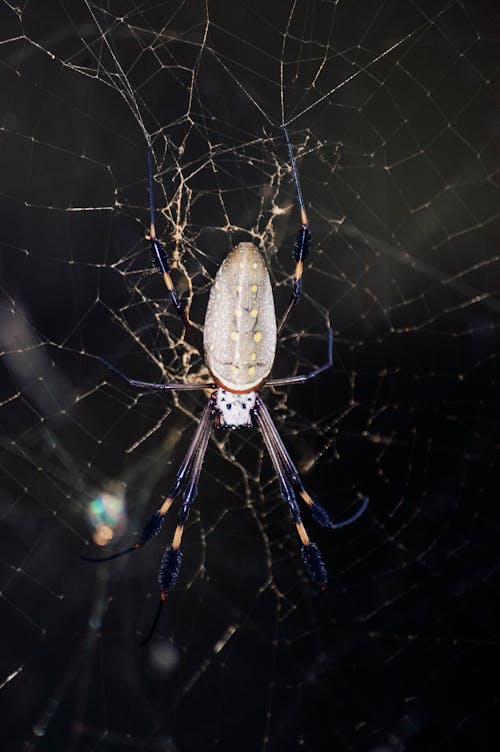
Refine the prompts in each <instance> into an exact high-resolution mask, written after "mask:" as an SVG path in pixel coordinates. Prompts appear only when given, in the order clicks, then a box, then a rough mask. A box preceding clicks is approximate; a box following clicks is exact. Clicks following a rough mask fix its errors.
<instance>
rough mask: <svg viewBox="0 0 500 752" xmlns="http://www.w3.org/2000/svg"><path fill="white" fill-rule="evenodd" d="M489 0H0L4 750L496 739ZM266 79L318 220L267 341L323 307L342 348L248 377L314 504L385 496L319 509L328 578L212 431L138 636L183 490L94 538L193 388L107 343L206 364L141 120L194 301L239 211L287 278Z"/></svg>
mask: <svg viewBox="0 0 500 752" xmlns="http://www.w3.org/2000/svg"><path fill="white" fill-rule="evenodd" d="M494 5H495V4H494V3H487V2H466V3H456V2H450V3H444V2H442V1H441V0H440V1H439V2H430V1H429V2H417V3H411V2H404V3H402V2H380V0H377V2H368V1H366V2H340V3H334V2H319V1H317V2H308V3H297V4H295V5H294V4H293V3H292V2H284V1H283V0H280V1H279V2H274V3H271V2H268V3H263V2H257V3H252V4H249V5H246V4H244V3H239V2H234V3H226V2H220V3H219V2H217V3H216V2H209V3H208V4H207V5H205V4H204V3H202V2H191V1H188V2H185V3H177V2H175V3H167V2H165V3H153V2H145V3H132V2H110V3H94V4H89V3H86V2H79V0H78V1H77V2H74V3H64V4H62V3H59V2H46V3H45V2H44V3H43V4H41V3H33V2H31V3H24V4H21V5H20V7H18V8H17V9H16V8H14V7H10V6H8V5H7V4H4V5H3V6H2V7H1V10H0V37H1V44H0V58H1V66H0V76H1V79H0V80H1V83H0V86H1V93H2V97H1V110H0V116H1V122H2V130H1V131H0V159H1V164H0V174H1V185H2V187H1V189H0V207H1V228H2V229H1V242H2V257H1V285H2V309H1V319H0V354H1V357H0V363H1V369H2V381H1V394H0V422H1V426H2V431H1V435H2V439H1V441H2V454H1V469H2V475H1V478H2V480H1V491H2V493H1V502H0V503H1V508H0V512H1V519H2V545H1V555H0V576H1V598H0V609H1V611H0V620H1V622H0V623H1V625H2V637H3V639H2V641H1V650H0V685H2V682H4V681H5V680H6V679H7V678H8V677H11V678H10V679H9V681H7V683H5V684H4V685H3V686H2V688H1V690H0V700H1V706H2V716H1V717H2V720H1V725H2V729H1V730H2V739H3V741H2V745H5V747H4V748H5V749H7V750H9V751H10V750H18V749H19V750H21V749H23V750H40V752H46V751H47V752H48V751H49V750H50V751H51V752H52V751H54V752H55V751H56V750H64V751H65V752H66V751H68V750H102V751H103V752H104V751H106V752H111V751H112V750H126V749H131V750H142V749H150V750H165V751H167V750H168V751H169V752H174V750H179V752H184V751H186V752H189V751H190V750H198V749H200V750H201V749H203V750H207V749H214V750H229V749H231V750H233V749H234V750H242V751H246V750H270V751H272V752H275V751H276V750H299V749H300V750H302V749H304V750H314V751H316V750H331V749H339V750H356V751H359V752H361V751H365V750H366V751H368V750H369V751H370V752H399V751H400V750H408V751H409V752H414V751H416V750H422V751H425V752H430V751H431V750H440V751H446V750H455V751H456V750H462V749H463V750H465V749H471V748H475V749H481V750H494V749H497V748H498V743H499V736H500V735H499V733H498V712H499V707H498V705H499V690H498V669H499V660H498V654H499V638H498V620H497V618H496V610H497V608H496V603H497V599H498V593H497V582H498V580H497V566H498V563H497V562H498V555H497V550H498V532H499V524H498V512H497V501H498V491H497V486H496V485H495V483H494V466H495V461H496V459H497V454H498V438H497V435H498V434H497V424H498V417H499V416H498V375H497V360H498V359H497V357H496V352H497V340H498V311H499V305H500V304H499V303H498V299H497V297H495V295H496V294H497V293H498V258H499V256H498V205H499V204H498V198H499V197H498V166H499V151H498V125H499V118H498V96H497V94H498V66H499V59H498V34H499V25H498V14H497V11H496V10H495V9H494ZM42 6H43V7H42ZM281 63H283V67H282V66H281ZM281 82H282V83H281ZM281 97H282V99H283V106H284V118H285V120H286V122H288V124H289V130H290V134H291V138H292V141H293V144H294V149H295V151H296V153H297V154H298V155H299V159H298V167H299V173H300V176H301V181H302V188H303V192H304V196H305V200H306V204H307V207H308V210H309V214H310V221H311V225H312V230H313V236H314V242H313V249H312V251H311V259H310V263H309V264H308V268H307V269H306V273H305V278H304V279H305V294H304V299H303V301H302V302H301V303H300V305H299V307H298V309H297V310H296V311H295V312H294V315H293V318H292V319H291V320H290V323H289V325H288V326H287V329H286V331H285V333H284V336H283V339H282V342H281V345H280V347H279V349H278V355H277V361H276V367H275V371H274V372H275V374H276V375H285V374H289V373H291V372H303V371H305V370H308V369H310V368H311V367H313V366H314V365H319V364H320V363H321V362H322V361H323V359H324V355H325V350H326V329H327V326H328V325H331V326H332V327H333V329H334V332H335V352H334V359H335V368H334V369H333V371H332V372H330V373H329V374H327V375H324V376H322V377H320V379H318V381H317V382H314V383H310V384H308V385H306V386H303V387H295V388H293V389H290V390H288V391H285V392H276V393H270V392H266V393H265V394H266V401H267V403H268V404H269V406H270V407H271V408H272V409H273V414H274V415H275V418H276V421H277V423H278V425H279V429H280V432H281V433H282V435H283V436H284V438H285V441H286V444H287V446H288V447H289V449H290V451H291V453H292V455H293V457H294V458H295V459H296V461H297V463H298V465H299V467H300V469H301V470H302V472H303V475H304V479H305V482H306V484H307V486H308V488H309V489H310V491H311V493H314V495H315V496H317V497H318V499H320V500H321V502H322V503H323V504H324V505H325V506H326V507H327V508H328V510H329V512H330V514H331V515H332V517H333V518H334V519H335V520H339V519H341V518H342V517H343V516H346V515H349V514H351V513H352V512H353V510H354V509H355V504H356V499H357V498H359V497H360V496H361V495H362V494H367V495H369V496H370V505H369V508H368V510H367V512H366V513H365V515H364V516H363V518H362V519H360V520H359V521H358V522H356V523H355V524H354V525H353V526H352V527H348V528H345V529H342V530H339V531H336V532H333V533H332V532H328V531H325V530H321V529H320V530H317V529H315V528H314V525H313V523H312V521H310V520H309V518H308V517H306V515H304V519H305V520H306V524H307V526H308V529H309V530H310V532H311V535H312V536H313V537H314V540H315V541H316V542H317V544H318V545H319V547H320V548H321V550H322V551H323V553H324V558H325V561H326V563H327V566H328V569H329V572H330V584H329V587H328V589H327V591H326V592H325V593H322V594H319V593H317V592H316V591H315V589H314V587H313V586H312V585H311V584H310V583H309V582H308V580H307V579H306V578H305V576H304V572H303V570H302V566H301V563H300V557H299V550H298V544H297V541H296V536H295V532H294V530H293V528H291V525H290V521H289V517H288V513H287V510H286V508H285V506H284V504H283V503H282V502H281V500H280V497H279V493H278V488H277V484H276V481H275V479H274V477H273V475H272V469H271V466H270V463H269V461H268V460H267V458H265V457H264V455H263V451H262V444H261V440H260V438H259V436H258V435H257V433H256V432H253V433H251V434H249V433H248V432H240V433H237V434H236V433H235V434H233V435H231V436H228V435H226V434H225V433H224V432H220V433H218V434H217V435H215V436H214V441H213V442H211V444H210V447H209V450H208V454H207V459H206V462H205V467H204V472H203V475H202V480H201V487H200V495H199V498H198V500H197V502H196V508H195V510H194V511H193V514H192V517H191V520H190V525H189V526H188V528H187V530H186V533H185V536H184V544H183V550H184V562H183V567H182V572H181V575H180V579H179V583H178V586H177V588H176V589H175V591H174V592H173V593H172V594H171V596H169V599H168V603H167V606H166V608H165V613H164V615H163V618H162V621H161V622H160V625H159V628H158V632H157V635H156V636H155V638H154V640H153V641H152V642H151V643H150V645H149V646H147V647H146V648H143V649H141V648H139V647H138V642H139V641H140V638H141V635H143V634H144V633H145V630H146V629H147V627H148V625H149V623H150V621H151V618H152V616H153V613H154V608H155V604H156V598H157V583H156V571H157V566H158V565H159V562H160V559H161V554H162V550H163V548H164V546H165V541H166V540H169V538H170V535H171V531H172V529H173V525H174V524H175V523H174V520H175V518H174V516H173V515H172V519H171V520H170V521H169V522H170V526H169V527H168V530H166V531H164V532H163V534H162V536H161V540H160V539H155V540H154V541H153V542H152V543H151V544H150V546H149V547H148V549H147V551H146V552H145V553H143V554H141V555H138V554H136V555H134V556H132V557H131V558H130V559H125V558H124V559H120V560H119V561H117V562H112V563H110V564H103V565H96V566H94V565H91V564H87V563H84V562H82V561H81V560H80V558H79V556H80V554H82V553H93V552H96V551H97V549H96V547H95V546H93V545H92V529H91V526H90V525H89V519H88V507H89V503H90V502H91V500H92V499H93V498H95V497H97V496H98V495H99V494H100V493H101V492H102V491H103V490H107V491H113V492H115V493H117V495H118V496H120V493H121V494H122V495H123V494H124V498H125V504H126V512H125V513H124V521H123V529H122V530H121V531H118V533H120V535H119V543H118V544H117V549H118V548H119V547H120V546H125V545H129V544H130V542H131V541H133V539H134V533H135V532H136V531H138V530H140V528H141V525H142V523H143V522H144V520H145V519H147V517H148V515H149V514H150V512H151V510H152V509H154V508H155V505H157V504H158V503H159V501H160V500H161V498H162V494H164V493H165V490H166V488H168V485H169V483H170V482H171V479H172V477H173V475H174V473H175V468H176V466H177V465H178V464H179V462H180V461H181V458H182V456H183V453H184V452H185V450H186V447H187V445H188V442H189V437H190V436H191V435H192V432H193V430H194V427H195V424H196V420H197V418H198V417H199V415H200V413H201V410H202V405H203V400H204V396H203V395H202V394H198V393H194V394H188V395H180V396H179V397H176V396H175V395H170V396H159V395H157V394H151V393H146V392H140V393H138V392H137V391H134V390H132V389H131V388H127V386H126V385H125V384H124V383H123V382H120V383H117V379H115V377H114V376H112V375H111V374H110V373H108V372H106V370H105V368H104V367H103V366H102V365H101V364H100V363H99V362H98V361H97V360H96V359H95V357H94V356H96V355H102V356H104V357H106V358H108V359H109V360H111V361H112V362H113V363H115V364H116V365H118V367H121V368H123V369H124V370H125V371H127V373H130V374H132V375H134V376H136V377H138V378H143V379H151V380H161V379H162V378H164V377H165V376H166V377H167V378H170V379H175V378H186V376H188V377H191V378H193V379H194V378H197V377H198V375H200V374H201V376H203V374H204V372H203V367H202V364H201V363H200V361H199V358H197V357H196V355H195V354H193V352H192V350H190V349H189V347H187V346H185V343H184V340H183V337H182V329H181V327H180V326H179V323H178V321H177V320H176V319H175V317H174V316H173V314H172V312H171V309H170V306H169V303H168V302H167V301H166V294H165V290H164V288H163V287H162V283H161V280H160V279H159V278H158V275H155V274H151V273H150V269H151V267H150V260H149V254H148V247H147V243H146V242H145V240H144V236H145V233H146V231H147V222H148V214H147V193H146V183H145V149H146V138H147V136H149V137H150V138H151V139H152V142H153V149H154V154H155V173H156V175H157V183H156V202H157V206H158V208H161V207H165V206H166V207H167V209H166V211H165V214H164V215H162V214H160V213H159V212H157V226H158V231H159V232H160V233H161V234H162V237H164V238H165V241H166V242H167V247H168V249H169V251H170V252H172V253H174V254H175V258H176V260H177V263H178V265H180V268H178V269H177V271H176V272H174V278H175V281H176V284H177V285H178V289H179V291H180V294H181V296H182V297H183V299H184V300H187V301H190V302H191V303H192V305H191V315H192V318H193V320H194V321H195V322H197V323H198V324H200V325H201V324H202V322H203V316H204V310H205V307H206V302H207V296H208V291H209V285H210V282H211V280H212V279H213V275H214V274H215V272H216V270H217V268H218V266H219V264H220V261H221V259H222V258H223V257H224V256H225V254H226V253H227V251H228V250H229V248H230V247H231V246H232V245H233V244H234V243H235V242H237V241H239V240H244V239H246V240H249V239H253V240H254V242H258V244H259V246H260V247H261V248H262V249H263V250H264V251H265V254H266V258H267V260H268V263H269V266H270V271H271V275H272V279H273V284H274V288H275V296H276V303H277V308H278V310H282V309H283V306H284V305H285V304H286V301H287V299H288V295H289V275H290V272H291V270H292V268H293V262H292V258H291V253H290V250H291V246H292V243H293V237H294V232H295V229H296V224H297V221H298V214H297V211H296V209H295V208H294V202H295V196H294V188H293V182H292V181H291V178H290V173H289V170H288V167H287V153H286V148H285V145H284V142H283V139H282V137H281V134H280V129H279V125H280V123H281V122H282V113H281ZM273 204H274V205H275V206H276V207H279V208H280V209H283V210H284V211H283V213H282V214H279V215H276V216H274V218H273V216H272V208H273ZM174 226H175V227H176V228H177V231H178V237H177V240H176V239H175V232H174V230H173V228H174ZM191 285H192V287H191ZM192 290H194V291H195V292H196V293H197V297H196V299H195V300H194V301H191V292H192ZM161 364H163V367H164V369H165V370H163V371H162V369H161V367H160V366H161ZM159 421H160V425H159V427H158V430H157V431H156V432H155V433H153V434H152V435H151V436H150V437H149V438H146V439H145V440H144V441H142V442H141V443H140V444H139V445H138V446H137V448H135V449H134V450H133V451H128V452H127V451H126V450H127V449H128V448H130V447H131V446H132V445H134V444H135V443H136V442H137V441H138V440H139V439H141V438H142V437H144V436H145V435H146V434H147V433H148V432H149V431H150V430H151V429H152V428H153V427H154V426H155V425H156V424H158V422H159ZM87 544H90V546H91V547H89V546H87ZM114 545H115V544H113V546H114ZM113 550H115V549H114V548H113ZM228 630H229V631H228ZM18 669H19V670H18ZM16 672H17V673H16ZM11 674H13V675H12V676H11Z"/></svg>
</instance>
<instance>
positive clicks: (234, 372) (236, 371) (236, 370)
mask: <svg viewBox="0 0 500 752" xmlns="http://www.w3.org/2000/svg"><path fill="white" fill-rule="evenodd" d="M231 373H232V374H236V373H238V369H237V368H236V366H231Z"/></svg>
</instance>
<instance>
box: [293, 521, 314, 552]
mask: <svg viewBox="0 0 500 752" xmlns="http://www.w3.org/2000/svg"><path fill="white" fill-rule="evenodd" d="M296 528H297V532H298V534H299V537H300V540H301V541H302V543H303V544H304V546H308V545H309V544H310V543H311V541H310V540H309V536H308V534H307V533H306V529H305V527H304V525H303V524H302V522H297V523H296Z"/></svg>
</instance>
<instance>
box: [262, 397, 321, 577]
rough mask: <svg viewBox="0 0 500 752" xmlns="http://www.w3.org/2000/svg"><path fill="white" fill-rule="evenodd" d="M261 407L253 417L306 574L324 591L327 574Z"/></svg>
mask: <svg viewBox="0 0 500 752" xmlns="http://www.w3.org/2000/svg"><path fill="white" fill-rule="evenodd" d="M262 406H263V403H262V400H260V401H259V403H258V404H257V405H256V408H255V410H254V415H255V417H256V420H257V424H258V426H259V428H260V430H261V433H262V437H263V439H264V443H265V445H266V448H267V451H268V452H269V456H270V457H271V461H272V463H273V466H274V469H275V472H276V475H277V476H278V481H279V484H280V491H281V495H282V496H283V498H284V500H285V501H286V502H287V504H288V508H289V510H290V514H291V516H292V520H293V522H294V524H295V527H296V529H297V533H298V534H299V538H300V541H301V544H302V545H301V556H302V561H303V562H304V566H305V568H306V570H307V574H308V575H309V577H310V578H311V580H313V582H315V583H316V584H317V585H318V586H319V587H320V588H321V590H324V589H325V588H326V585H327V581H328V573H327V571H326V567H325V564H324V561H323V558H322V556H321V553H320V551H319V549H318V547H317V546H316V544H315V543H313V542H312V541H311V539H310V538H309V535H308V534H307V531H306V529H305V527H304V524H303V522H302V518H301V516H300V510H299V505H298V504H297V498H296V496H295V492H294V490H293V485H292V482H291V479H290V478H289V476H288V473H287V471H286V468H285V466H284V464H283V462H282V459H281V457H280V455H279V454H278V451H277V448H276V445H275V442H274V441H273V438H272V436H271V434H270V433H269V428H268V425H267V422H266V421H265V419H264V418H263V414H262Z"/></svg>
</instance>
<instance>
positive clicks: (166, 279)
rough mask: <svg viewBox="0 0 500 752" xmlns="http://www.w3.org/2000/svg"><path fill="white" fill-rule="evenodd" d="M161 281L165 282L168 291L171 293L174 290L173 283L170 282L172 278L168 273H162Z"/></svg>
mask: <svg viewBox="0 0 500 752" xmlns="http://www.w3.org/2000/svg"><path fill="white" fill-rule="evenodd" d="M163 281H164V282H165V284H166V286H167V289H168V291H169V292H172V290H173V289H174V283H173V282H172V277H171V276H170V274H169V273H168V272H163Z"/></svg>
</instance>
